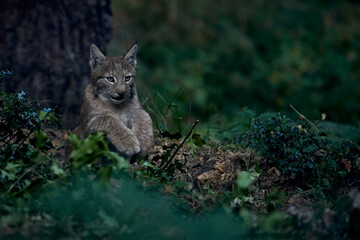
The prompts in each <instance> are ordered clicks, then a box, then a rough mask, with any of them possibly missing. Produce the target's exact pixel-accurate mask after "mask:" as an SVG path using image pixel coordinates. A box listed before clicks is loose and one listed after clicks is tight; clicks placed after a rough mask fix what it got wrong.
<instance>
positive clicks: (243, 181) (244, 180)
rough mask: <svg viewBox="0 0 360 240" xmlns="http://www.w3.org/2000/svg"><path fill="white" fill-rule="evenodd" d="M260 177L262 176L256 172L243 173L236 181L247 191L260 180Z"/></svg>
mask: <svg viewBox="0 0 360 240" xmlns="http://www.w3.org/2000/svg"><path fill="white" fill-rule="evenodd" d="M259 176H260V174H259V173H257V172H255V171H252V172H247V171H243V172H241V173H240V174H239V176H238V178H237V180H236V184H237V186H238V187H239V188H241V189H247V188H249V187H250V185H251V184H252V183H253V182H254V181H255V180H256V179H258V177H259Z"/></svg>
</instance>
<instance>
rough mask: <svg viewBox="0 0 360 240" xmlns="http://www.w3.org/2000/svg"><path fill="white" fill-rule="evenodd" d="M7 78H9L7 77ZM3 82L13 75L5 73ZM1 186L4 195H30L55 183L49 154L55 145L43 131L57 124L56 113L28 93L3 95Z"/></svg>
mask: <svg viewBox="0 0 360 240" xmlns="http://www.w3.org/2000/svg"><path fill="white" fill-rule="evenodd" d="M4 75H5V76H6V77H4ZM0 76H1V80H11V77H12V73H11V72H5V73H4V72H1V75H0ZM0 103H1V105H0V169H1V175H0V183H1V188H0V191H1V192H3V193H4V192H6V193H7V194H8V193H12V194H23V193H27V194H28V192H26V191H28V190H29V189H32V188H36V187H37V186H38V185H39V184H41V183H44V182H46V181H49V180H51V179H53V178H54V177H53V176H52V171H51V165H52V164H53V162H52V161H49V160H48V155H49V154H48V150H50V149H52V147H53V146H52V144H51V142H50V141H49V140H48V138H47V136H46V134H45V133H44V132H43V131H42V130H41V127H42V126H43V125H44V124H45V123H48V124H53V123H55V122H56V121H57V118H56V115H55V113H54V111H53V110H52V109H49V108H40V106H39V105H38V104H37V103H35V102H31V101H29V100H28V97H27V94H26V93H25V92H24V91H20V92H18V93H6V92H5V91H4V89H1V91H0Z"/></svg>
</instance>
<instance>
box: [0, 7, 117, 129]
mask: <svg viewBox="0 0 360 240" xmlns="http://www.w3.org/2000/svg"><path fill="white" fill-rule="evenodd" d="M111 19H112V12H111V7H110V0H76V1H74V0H53V1H49V0H2V1H1V4H0V68H1V69H8V70H10V69H12V70H14V71H15V78H14V81H12V82H7V83H5V84H6V87H7V89H9V90H10V91H13V90H15V89H23V90H26V91H28V92H29V94H30V96H31V97H32V98H33V99H35V100H39V101H40V102H41V103H46V105H47V106H49V105H50V106H51V107H56V110H57V112H58V113H60V114H61V115H62V119H63V126H64V127H65V128H73V127H74V126H75V125H77V123H78V122H79V110H80V106H81V103H82V96H83V93H84V89H85V86H86V85H87V83H88V81H89V78H90V67H89V64H88V62H89V48H90V45H91V44H92V43H95V44H96V45H97V46H99V47H100V49H101V50H102V51H104V50H105V46H106V44H107V43H108V42H109V41H110V38H111Z"/></svg>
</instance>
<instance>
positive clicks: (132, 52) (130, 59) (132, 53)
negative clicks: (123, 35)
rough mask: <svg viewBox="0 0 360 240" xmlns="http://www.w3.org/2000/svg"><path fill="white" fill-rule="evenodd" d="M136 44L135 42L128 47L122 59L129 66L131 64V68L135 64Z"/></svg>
mask: <svg viewBox="0 0 360 240" xmlns="http://www.w3.org/2000/svg"><path fill="white" fill-rule="evenodd" d="M137 49H138V47H137V44H136V43H135V44H134V45H133V46H132V47H131V48H130V49H129V51H128V52H127V53H126V54H125V57H124V59H125V60H126V61H127V62H128V63H129V64H130V66H132V67H133V68H135V66H136V63H137V61H136V52H137Z"/></svg>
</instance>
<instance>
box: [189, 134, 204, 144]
mask: <svg viewBox="0 0 360 240" xmlns="http://www.w3.org/2000/svg"><path fill="white" fill-rule="evenodd" d="M192 142H193V143H194V144H195V145H196V146H198V147H202V146H204V145H205V144H206V142H205V140H204V139H203V138H202V137H201V136H200V134H197V133H195V134H193V135H192Z"/></svg>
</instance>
